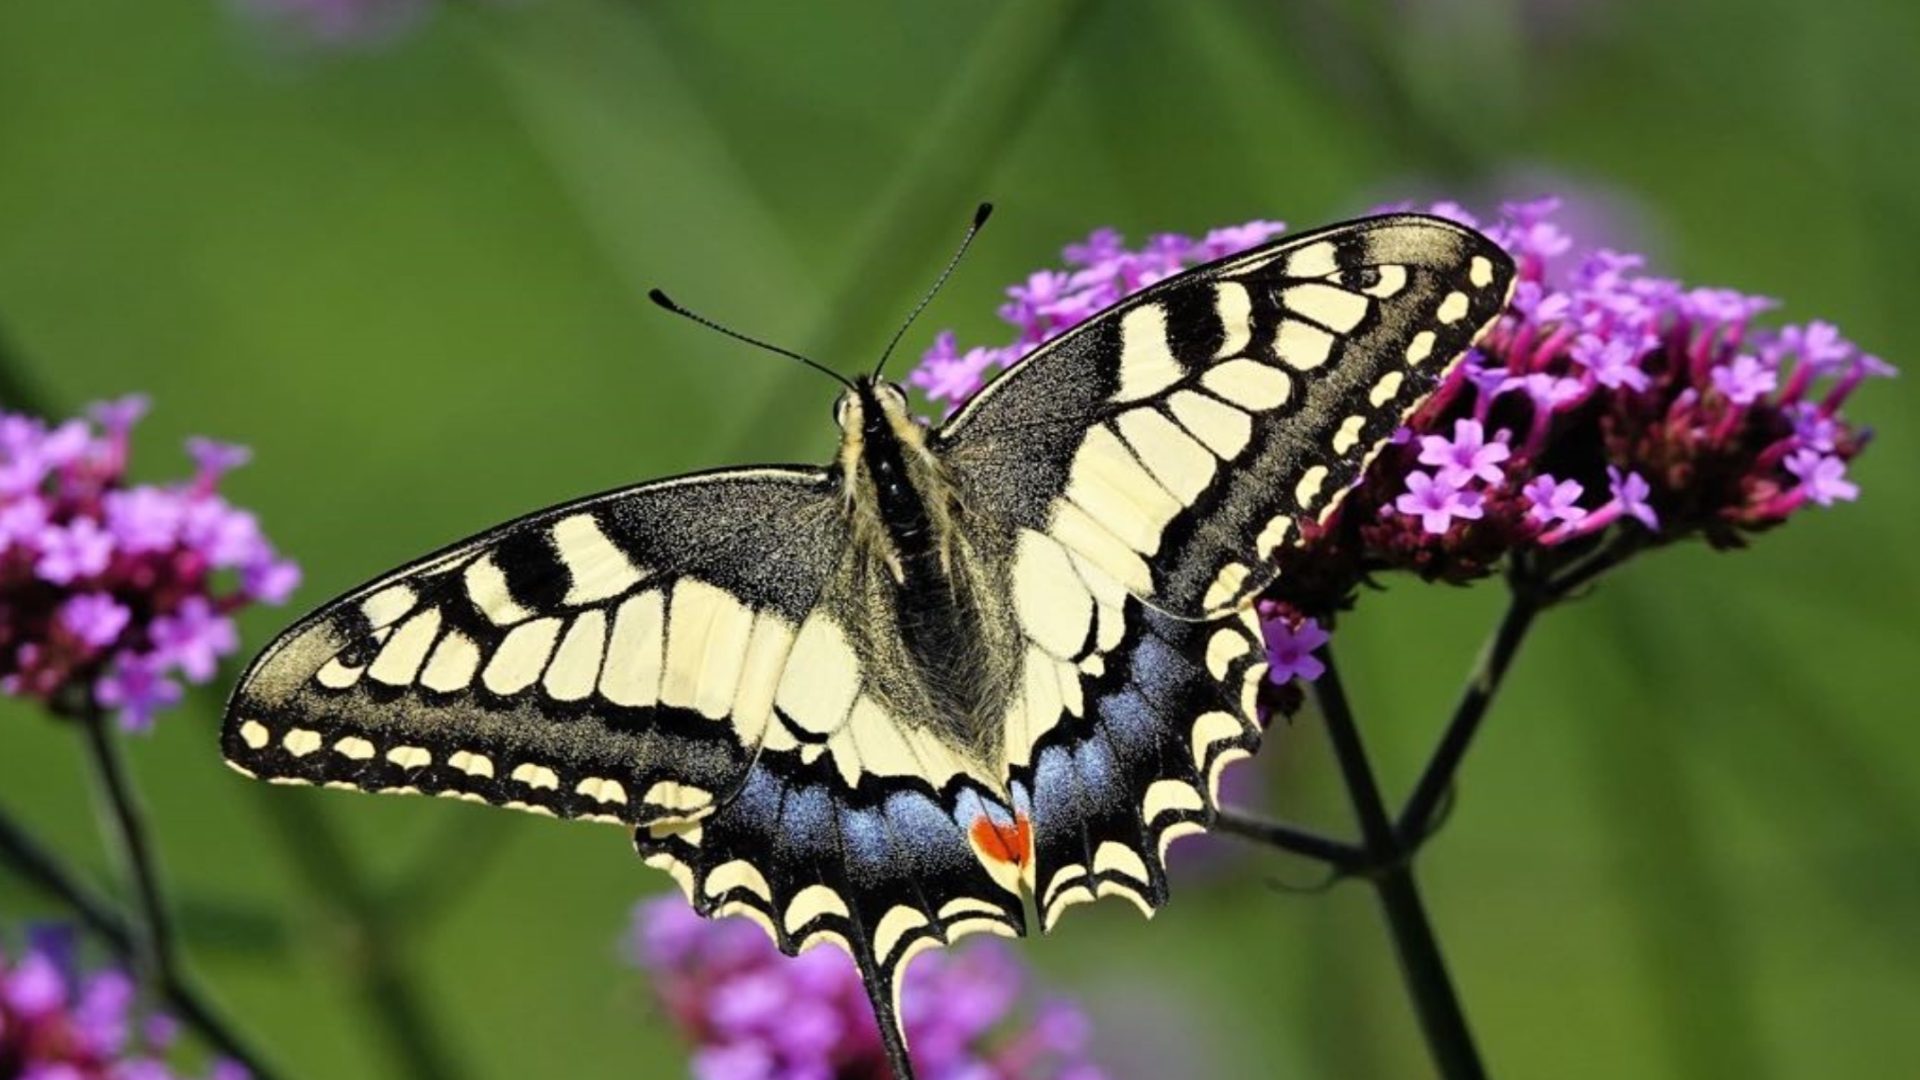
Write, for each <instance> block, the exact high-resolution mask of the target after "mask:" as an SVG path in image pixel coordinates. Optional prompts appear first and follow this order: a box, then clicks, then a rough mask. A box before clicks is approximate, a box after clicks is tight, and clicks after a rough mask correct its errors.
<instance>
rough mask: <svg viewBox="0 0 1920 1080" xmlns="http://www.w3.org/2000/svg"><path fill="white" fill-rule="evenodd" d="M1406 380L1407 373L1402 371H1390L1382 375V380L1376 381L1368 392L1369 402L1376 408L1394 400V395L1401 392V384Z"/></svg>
mask: <svg viewBox="0 0 1920 1080" xmlns="http://www.w3.org/2000/svg"><path fill="white" fill-rule="evenodd" d="M1406 381H1407V376H1406V373H1405V372H1400V371H1389V372H1387V373H1386V374H1385V375H1382V376H1380V381H1379V382H1377V383H1374V384H1373V389H1372V390H1369V391H1368V392H1367V404H1369V405H1371V406H1373V407H1374V408H1376V409H1378V408H1380V407H1381V406H1384V405H1385V404H1386V403H1387V402H1389V401H1392V400H1393V397H1394V395H1395V394H1398V393H1399V392H1400V384H1401V383H1403V382H1406Z"/></svg>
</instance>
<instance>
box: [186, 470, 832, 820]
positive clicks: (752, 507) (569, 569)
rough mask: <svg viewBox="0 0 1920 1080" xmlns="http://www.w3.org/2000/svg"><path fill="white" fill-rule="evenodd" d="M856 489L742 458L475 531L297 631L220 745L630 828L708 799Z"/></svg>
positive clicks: (299, 765) (312, 770) (249, 682)
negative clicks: (841, 505) (731, 465)
mask: <svg viewBox="0 0 1920 1080" xmlns="http://www.w3.org/2000/svg"><path fill="white" fill-rule="evenodd" d="M837 498H838V494H837V491H836V490H835V489H834V488H833V487H832V486H831V485H830V484H829V482H828V479H827V476H826V474H825V473H824V472H823V471H821V470H818V469H787V468H774V469H752V470H735V471H724V472H716V473H710V474H704V475H700V476H694V477H686V478H682V479H678V480H669V481H663V482H661V483H657V484H651V485H645V486H642V487H637V488H632V489H628V490H623V491H617V492H612V493H609V494H606V495H602V496H597V497H594V498H589V499H585V500H582V501H579V502H575V503H571V504H568V505H565V506H561V507H557V508H554V509H551V510H546V511H542V512H540V513H537V514H533V515H530V516H528V517H525V518H521V519H519V520H517V521H514V522H512V523H510V524H507V525H504V526H501V527H500V528H497V529H494V530H492V531H490V532H487V533H483V534H481V535H479V536H477V537H474V538H473V539H470V540H467V541H464V542H462V543H459V544H455V545H453V546H452V547H449V548H447V549H445V550H443V551H441V552H439V553H437V554H435V555H431V556H429V557H427V558H425V559H423V560H421V561H419V562H417V563H414V564H413V565H411V566H408V567H405V568H403V569H401V570H399V571H396V572H395V573H393V574H389V575H387V576H385V577H383V578H381V579H379V580H377V581H374V582H372V583H371V584H368V585H366V586H364V587H362V588H360V589H356V590H354V591H353V592H351V593H348V594H347V595H345V596H343V597H341V598H339V599H337V600H335V601H333V602H332V603H330V604H327V605H326V606H324V607H322V608H321V609H320V610H319V611H318V612H316V613H314V614H313V615H311V616H308V617H307V618H306V619H303V620H302V621H301V622H300V623H298V624H296V625H295V626H294V627H293V628H291V629H290V630H288V631H287V632H285V633H284V634H282V635H281V636H280V637H279V638H278V639H277V640H276V641H275V642H274V643H273V644H272V645H270V646H269V647H268V648H267V649H266V650H265V651H264V652H263V653H261V655H260V656H259V658H258V659H256V660H255V661H254V663H253V664H252V666H251V667H250V668H248V670H247V672H246V674H245V675H244V676H243V677H242V679H241V681H240V684H239V686H238V688H237V689H236V690H235V692H234V695H233V699H232V701H231V702H230V703H229V705H228V709H227V719H226V724H225V728H224V731H223V733H222V749H223V750H224V752H225V754H226V756H227V760H228V761H229V763H231V764H232V765H233V766H234V767H235V768H237V769H239V770H241V771H243V772H246V773H248V774H250V775H254V776H259V777H262V778H265V779H268V780H271V781H276V782H283V783H305V784H326V785H332V786H344V787H352V788H358V789H362V790H367V791H388V792H402V793H425V794H434V795H444V796H449V797H455V798H465V799H471V800H474V801H480V802H487V803H493V804H496V805H501V806H507V807H511V808H515V809H523V810H530V811H534V812H538V813H546V814H553V815H557V816H561V817H585V818H597V819H604V820H612V821H618V822H623V823H628V824H642V823H647V822H654V821H670V820H689V819H694V818H698V817H700V816H703V815H705V814H707V813H711V812H712V810H713V809H714V807H716V806H717V805H719V804H720V803H721V802H723V801H724V800H725V798H726V797H727V795H728V793H730V792H731V791H733V790H734V789H735V788H736V787H738V786H739V784H740V782H741V780H742V779H743V777H744V776H745V773H746V769H747V766H748V765H749V764H750V762H751V761H752V759H753V755H754V754H755V753H756V752H757V749H758V747H759V744H760V741H761V738H762V735H763V732H764V729H765V726H766V724H767V722H768V717H769V713H770V712H771V708H772V704H771V697H772V693H773V689H774V687H775V685H777V682H778V679H779V677H780V672H781V670H782V669H783V668H784V666H785V658H786V653H787V651H788V650H789V649H790V648H791V646H792V643H793V638H794V627H796V626H797V625H798V624H799V623H800V622H801V621H802V619H803V618H804V616H805V615H806V613H807V611H808V610H809V609H810V608H811V607H812V606H813V603H814V600H815V597H816V596H817V594H818V593H819V591H820V588H821V585H822V583H823V582H824V581H825V580H826V578H827V575H828V573H829V572H830V571H831V570H832V568H833V567H834V566H835V564H836V562H837V560H838V558H839V556H840V552H841V550H842V548H843V547H844V537H843V535H842V534H843V532H844V519H843V517H842V516H841V515H840V513H839V512H838V510H837V507H836V503H835V500H836V499H837Z"/></svg>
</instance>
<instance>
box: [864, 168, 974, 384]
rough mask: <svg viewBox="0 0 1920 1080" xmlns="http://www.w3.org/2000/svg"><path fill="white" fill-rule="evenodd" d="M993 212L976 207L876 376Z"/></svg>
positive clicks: (875, 370) (882, 358)
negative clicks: (937, 275) (954, 249)
mask: <svg viewBox="0 0 1920 1080" xmlns="http://www.w3.org/2000/svg"><path fill="white" fill-rule="evenodd" d="M992 213H993V204H992V203H984V202H983V203H981V204H980V205H979V206H978V207H976V208H975V209H974V211H973V224H971V225H969V226H967V235H966V236H964V237H962V238H961V240H960V250H958V251H956V252H954V253H953V258H951V259H949V260H947V268H946V269H945V270H942V271H940V276H939V277H937V278H935V279H934V281H933V288H931V289H928V290H927V295H925V296H923V297H921V298H920V302H919V303H918V304H916V305H914V308H913V311H912V312H911V313H909V314H908V315H907V321H906V322H903V323H901V324H900V329H898V330H896V331H894V333H893V340H892V341H889V342H887V350H886V351H885V352H883V353H881V354H880V362H879V363H877V364H875V365H873V377H874V378H876V379H877V378H879V377H880V372H882V371H884V370H885V369H886V366H887V358H888V357H890V356H892V355H893V347H894V346H895V345H898V344H900V339H901V338H903V337H905V336H906V333H907V328H908V327H910V326H912V325H913V320H915V319H917V318H919V317H920V313H921V312H922V311H925V310H926V309H927V305H928V304H931V303H933V297H934V295H935V294H936V293H938V292H939V291H940V286H942V285H945V284H946V283H947V278H949V277H952V276H953V270H954V267H957V266H959V265H960V257H961V256H963V255H965V254H966V253H967V248H968V247H970V246H972V244H973V238H974V237H975V236H977V235H979V232H980V226H982V225H985V224H986V223H987V217H988V215H990V214H992Z"/></svg>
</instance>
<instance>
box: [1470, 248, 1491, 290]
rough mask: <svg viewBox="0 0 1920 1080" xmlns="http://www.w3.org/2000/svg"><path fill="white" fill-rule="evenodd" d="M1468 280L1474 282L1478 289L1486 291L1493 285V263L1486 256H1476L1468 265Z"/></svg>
mask: <svg viewBox="0 0 1920 1080" xmlns="http://www.w3.org/2000/svg"><path fill="white" fill-rule="evenodd" d="M1467 280H1468V281H1471V282H1473V287H1474V288H1476V289H1484V288H1486V287H1487V286H1489V285H1491V284H1493V263H1491V262H1489V261H1487V257H1486V256H1485V255H1475V256H1474V257H1473V261H1472V262H1469V263H1468V264H1467Z"/></svg>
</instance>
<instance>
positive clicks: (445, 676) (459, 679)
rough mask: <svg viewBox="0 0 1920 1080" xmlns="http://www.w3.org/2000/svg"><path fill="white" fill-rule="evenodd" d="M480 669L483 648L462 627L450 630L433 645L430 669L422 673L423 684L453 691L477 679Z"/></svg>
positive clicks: (446, 692)
mask: <svg viewBox="0 0 1920 1080" xmlns="http://www.w3.org/2000/svg"><path fill="white" fill-rule="evenodd" d="M479 670H480V647H479V646H478V645H475V644H474V642H473V639H472V638H470V637H468V636H467V635H465V634H463V633H461V632H460V631H458V630H449V631H447V633H446V636H445V637H443V638H441V639H440V644H438V645H436V646H434V647H433V655H432V656H429V657H428V658H427V667H426V670H424V671H422V672H421V673H420V685H421V686H424V687H426V688H427V689H429V690H435V691H438V692H440V693H442V694H450V693H452V692H454V691H455V690H460V689H463V688H464V687H466V685H467V684H468V683H471V682H472V681H473V675H474V672H476V671H479Z"/></svg>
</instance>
